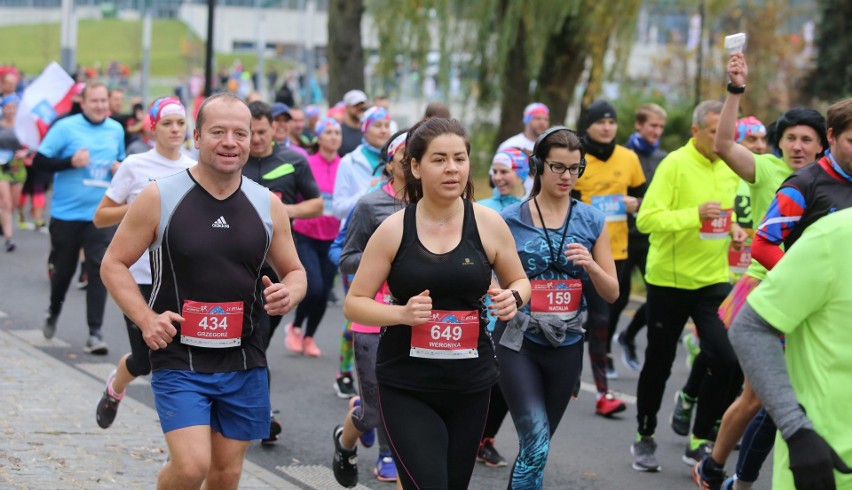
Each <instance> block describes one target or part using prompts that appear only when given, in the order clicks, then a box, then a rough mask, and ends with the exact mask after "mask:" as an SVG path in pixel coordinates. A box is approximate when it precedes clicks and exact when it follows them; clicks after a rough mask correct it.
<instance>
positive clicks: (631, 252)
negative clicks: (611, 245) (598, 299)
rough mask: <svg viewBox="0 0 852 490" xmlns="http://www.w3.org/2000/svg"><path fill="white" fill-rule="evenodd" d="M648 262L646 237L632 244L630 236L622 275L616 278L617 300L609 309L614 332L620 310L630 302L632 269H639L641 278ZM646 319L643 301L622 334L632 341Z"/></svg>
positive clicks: (643, 276)
mask: <svg viewBox="0 0 852 490" xmlns="http://www.w3.org/2000/svg"><path fill="white" fill-rule="evenodd" d="M647 262H648V242H647V239H646V240H645V241H644V243H638V244H635V245H634V244H633V241H632V237H631V242H630V244H629V245H628V246H627V261H626V262H625V264H624V269H622V271H621V274H622V276H623V277H619V278H618V287H619V292H618V295H619V296H618V300H616V302H615V303H613V305H612V309H611V310H610V321H611V322H612V325H611V327H610V328H611V330H612V331H613V332H615V330H616V329H617V328H618V320H619V317H621V312H622V311H624V308H625V307H626V306H627V303H628V302H630V291H631V287H632V280H633V269H634V268H637V269H639V272H640V273H641V274H642V278H643V280H644V278H645V264H646V263H647ZM647 321H648V313H647V310H646V309H645V303H642V306H640V307H639V308H638V309H637V310H636V313H634V314H633V318H632V319H631V320H630V323H629V324H628V325H627V329H626V330H625V331H624V336H625V337H626V338H627V339H628V340H629V341H630V342H634V341H635V339H636V335H637V334H638V333H639V330H641V329H642V327H644V326H645V323H647Z"/></svg>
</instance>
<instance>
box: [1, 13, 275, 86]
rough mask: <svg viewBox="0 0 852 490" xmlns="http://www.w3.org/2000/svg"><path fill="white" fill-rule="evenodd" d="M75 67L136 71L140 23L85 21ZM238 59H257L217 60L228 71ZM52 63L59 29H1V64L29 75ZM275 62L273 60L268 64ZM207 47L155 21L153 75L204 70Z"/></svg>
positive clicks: (182, 28) (248, 58) (250, 58)
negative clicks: (116, 65) (118, 66)
mask: <svg viewBox="0 0 852 490" xmlns="http://www.w3.org/2000/svg"><path fill="white" fill-rule="evenodd" d="M77 33H78V37H77V62H78V63H79V64H82V65H85V66H93V65H94V64H95V63H96V62H100V64H101V65H102V66H103V67H104V68H105V67H106V66H107V65H108V64H109V63H110V61H112V60H117V61H119V62H123V63H127V64H128V65H129V66H130V67H131V69H132V70H136V69H137V67H139V66H141V63H142V21H124V20H119V19H103V20H82V21H80V22H79V24H78V28H77ZM234 58H240V59H241V60H242V61H243V64H244V65H245V66H247V67H248V68H252V67H253V66H254V64H255V63H256V60H257V56H256V55H254V54H247V53H239V54H230V55H216V61H217V63H222V64H225V65H226V66H227V65H228V64H230V62H231V61H232V60H233V59H234ZM51 61H57V62H59V61H60V49H59V24H34V25H32V24H31V25H21V26H4V27H0V63H14V64H15V65H17V66H18V67H20V68H21V69H22V70H23V71H24V72H25V73H27V74H28V75H33V74H36V73H39V72H40V71H41V70H42V69H43V68H44V67H45V66H47V64H48V63H50V62H51ZM267 62H273V63H274V61H267ZM203 66H204V44H203V42H202V41H201V39H199V38H198V37H197V36H195V35H194V34H192V33H191V32H190V31H189V29H188V28H187V27H186V25H185V24H184V23H183V22H180V21H178V20H169V19H162V20H154V24H153V28H152V36H151V76H152V77H177V76H180V75H184V74H186V73H188V71H189V70H190V69H192V68H203Z"/></svg>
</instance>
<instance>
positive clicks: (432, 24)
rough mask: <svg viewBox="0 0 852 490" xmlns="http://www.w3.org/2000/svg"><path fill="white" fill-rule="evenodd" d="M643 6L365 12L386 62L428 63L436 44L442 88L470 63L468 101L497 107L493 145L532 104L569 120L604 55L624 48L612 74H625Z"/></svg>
mask: <svg viewBox="0 0 852 490" xmlns="http://www.w3.org/2000/svg"><path fill="white" fill-rule="evenodd" d="M641 4H642V1H641V0H612V1H610V2H600V1H596V0H564V1H542V2H529V1H524V0H481V1H477V2H469V1H463V0H369V1H368V4H367V5H368V10H369V12H370V15H371V16H372V17H373V19H374V21H375V23H376V27H377V29H378V32H379V41H380V57H381V59H382V60H385V61H386V62H388V63H394V62H393V60H394V59H395V58H396V56H397V55H399V54H403V55H407V56H412V57H414V58H415V59H418V58H419V59H421V60H422V59H424V58H425V56H426V54H427V53H428V52H429V50H430V49H431V42H432V39H433V37H436V38H437V39H439V43H438V44H439V46H440V55H441V56H440V59H441V65H440V66H439V80H438V82H439V86H440V85H441V84H442V78H441V76H444V77H445V76H446V75H447V74H448V73H449V67H450V65H451V62H452V61H451V60H452V59H453V55H458V54H460V53H464V54H467V55H469V56H470V58H469V61H467V62H466V64H467V65H468V66H466V69H467V71H470V72H473V73H476V74H477V76H476V83H475V84H473V85H472V86H471V87H470V88H469V94H468V95H470V96H471V97H472V98H473V99H474V100H475V103H476V106H477V108H478V109H479V110H482V111H485V110H487V109H489V108H491V107H493V106H494V105H495V104H496V103H498V102H499V107H500V121H499V124H498V129H497V135H496V139H495V142H494V144H495V146H496V144H497V142H499V141H502V140H503V139H505V138H506V137H508V136H510V135H511V134H514V133H517V132H518V129H519V124H520V123H519V121H521V119H522V115H523V109H524V106H526V105H527V104H528V103H530V102H532V101H533V100H538V101H541V102H544V103H545V104H547V105H548V106H549V107H550V109H551V120H552V121H554V123H561V122H562V121H564V119H565V117H566V114H567V111H568V107H569V106H570V105H571V103H572V102H573V99H574V91H575V88H576V87H577V85H578V84H579V83H580V82H581V77H582V75H583V73H584V72H585V70H586V66H587V63H590V62H591V63H592V66H591V70H590V72H591V77H592V78H591V80H590V83H589V88H587V90H586V92H585V98H588V99H590V100H593V99H594V97H596V96H597V95H599V92H600V88H601V86H602V83H603V78H604V73H605V72H604V55H605V54H606V53H607V51H608V49H609V48H610V47H611V46H614V45H616V44H618V45H619V46H621V44H620V43H624V49H616V50H615V53H616V55H617V59H616V62H615V69H619V68H624V67H625V60H626V56H627V55H628V54H629V49H628V48H629V42H630V41H632V38H633V36H634V33H635V28H636V16H637V15H638V12H639V8H640V7H641ZM419 64H420V65H421V66H423V65H424V63H423V62H422V61H421V62H420V63H419ZM381 68H385V69H388V68H389V66H387V65H383V66H380V69H381ZM585 98H584V100H585Z"/></svg>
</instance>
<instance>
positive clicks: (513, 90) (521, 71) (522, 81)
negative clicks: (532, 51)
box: [494, 19, 532, 149]
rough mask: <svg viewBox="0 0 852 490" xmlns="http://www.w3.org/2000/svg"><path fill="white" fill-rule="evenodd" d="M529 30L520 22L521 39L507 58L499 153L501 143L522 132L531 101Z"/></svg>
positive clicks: (518, 38) (504, 74) (502, 87)
mask: <svg viewBox="0 0 852 490" xmlns="http://www.w3.org/2000/svg"><path fill="white" fill-rule="evenodd" d="M526 37H527V34H526V28H525V27H524V22H523V19H519V20H518V35H517V39H515V42H514V43H513V44H512V48H511V49H510V50H509V53H508V55H507V56H506V60H505V64H504V65H503V73H502V74H501V79H502V80H501V83H500V97H501V101H500V125H499V126H498V128H497V135H496V137H495V140H494V148H495V149H496V148H497V146H498V145H500V143H502V142H503V141H505V140H506V139H507V138H509V137H510V136H513V135H515V134H518V133H519V132H520V131H522V130H523V128H524V125H523V118H524V107H526V105H527V104H529V103H530V102H532V101H531V100H529V97H530V94H529V89H530V77H529V73H527V55H526Z"/></svg>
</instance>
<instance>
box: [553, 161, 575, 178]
mask: <svg viewBox="0 0 852 490" xmlns="http://www.w3.org/2000/svg"><path fill="white" fill-rule="evenodd" d="M544 163H546V164H547V166H548V167H550V171H551V172H553V173H555V174H557V175H562V174H564V173H565V172H566V171H567V172H568V173H569V174H571V175H580V170H581V169H582V168H583V165H581V164H579V163H578V164H576V165H571V166H570V167H569V166H567V165H565V164H563V163H558V162H547V161H545V162H544Z"/></svg>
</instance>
